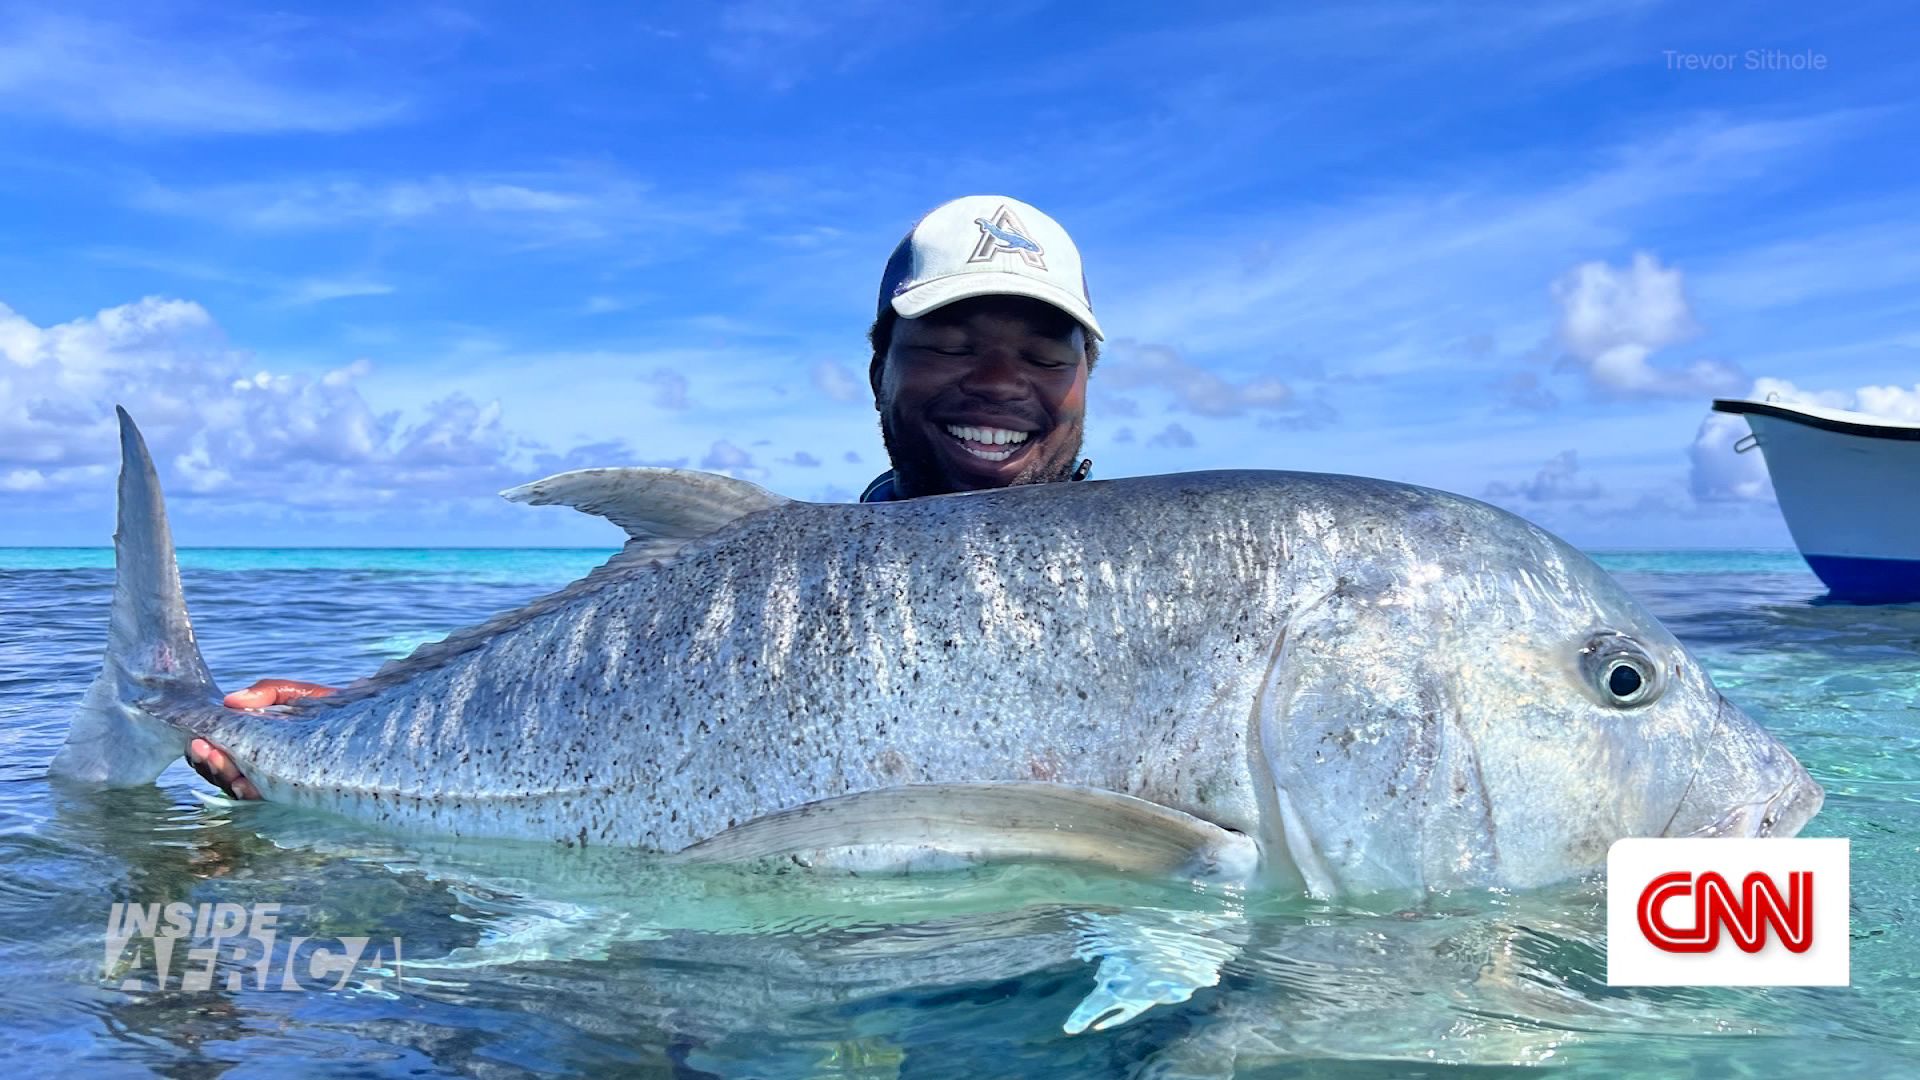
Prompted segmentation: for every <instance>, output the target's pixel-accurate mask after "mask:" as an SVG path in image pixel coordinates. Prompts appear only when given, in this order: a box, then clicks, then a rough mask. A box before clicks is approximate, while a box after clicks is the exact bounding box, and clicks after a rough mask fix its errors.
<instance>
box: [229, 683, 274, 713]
mask: <svg viewBox="0 0 1920 1080" xmlns="http://www.w3.org/2000/svg"><path fill="white" fill-rule="evenodd" d="M224 704H225V705H226V706H227V708H229V709H264V708H266V707H267V706H269V705H272V704H275V702H274V693H273V691H272V690H270V689H268V688H267V687H264V686H260V685H257V684H256V685H254V686H249V687H247V688H246V689H245V690H235V691H234V692H233V693H231V694H228V695H227V696H226V699H225V702H224Z"/></svg>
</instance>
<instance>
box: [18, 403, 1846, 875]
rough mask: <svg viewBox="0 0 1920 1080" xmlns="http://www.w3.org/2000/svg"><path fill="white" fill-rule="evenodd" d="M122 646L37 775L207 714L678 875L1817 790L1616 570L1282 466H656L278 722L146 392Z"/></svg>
mask: <svg viewBox="0 0 1920 1080" xmlns="http://www.w3.org/2000/svg"><path fill="white" fill-rule="evenodd" d="M118 415H119V419H120V429H121V450H122V469H121V473H120V478H119V489H118V496H119V511H118V522H117V529H116V532H115V537H114V544H115V560H116V580H115V585H114V593H113V600H112V609H111V616H110V620H109V629H108V647H107V650H106V655H105V660H104V663H103V667H102V670H101V672H100V674H99V675H98V677H97V678H96V679H95V680H94V682H93V684H92V685H91V686H90V687H89V688H88V690H87V692H86V695H85V697H84V699H83V700H82V701H81V703H80V705H79V706H78V707H77V708H76V710H75V712H74V714H73V718H72V722H71V726H70V730H69V734H68V740H67V742H66V744H65V745H64V746H63V747H62V749H61V750H60V752H59V753H58V755H57V756H56V758H55V759H54V761H53V764H52V768H51V770H50V772H51V774H52V775H53V776H55V777H57V778H60V779H62V780H63V781H66V782H69V783H80V784H93V785H122V786H124V785H137V784H146V783H151V782H152V781H153V780H154V779H155V778H156V777H157V776H158V774H159V773H160V772H161V771H162V770H163V769H164V768H166V766H167V765H168V764H170V763H171V762H172V761H173V760H175V759H176V758H178V757H179V756H180V754H181V753H182V752H183V750H184V748H185V746H186V744H187V742H188V741H189V740H190V739H192V738H195V737H201V738H206V739H208V740H210V741H212V742H213V743H215V744H216V745H219V746H221V747H223V748H224V749H225V750H226V751H227V752H228V753H229V754H230V755H231V756H232V757H233V759H234V760H235V762H236V763H237V764H238V765H239V766H240V768H241V769H242V770H243V771H244V772H245V774H246V775H247V776H248V777H249V779H251V780H252V781H253V783H254V784H255V786H256V787H258V788H259V790H260V791H261V793H262V795H263V796H264V797H265V798H266V799H267V800H269V801H272V802H277V803H283V804H287V805H290V806H294V807H303V808H308V809H311V810H317V811H325V812H330V813H333V814H337V815H343V816H345V817H348V818H353V819H357V820H359V821H363V822H367V823H371V824H375V825H378V826H381V827H383V828H388V829H394V830H399V831H401V832H415V833H423V834H431V835H444V836H453V837H478V838H489V839H498V840H528V841H545V842H553V843H558V844H563V845H569V846H579V845H593V846H600V845H611V846H618V847H624V848H632V849H636V850H638V851H641V852H646V853H651V854H654V855H657V856H659V857H660V858H662V859H666V860H677V861H680V862H684V863H689V864H700V863H761V864H772V865H776V866H779V867H782V868H785V869H791V870H806V869H812V870H818V871H843V870H853V871H860V872H871V871H889V872H907V873H912V872H916V871H922V870H943V869H947V868H952V867H961V866H968V865H979V864H983V863H994V862H1000V861H1005V860H1020V859H1033V860H1042V861H1046V860H1055V861H1061V862H1067V863H1085V864H1087V865H1090V866H1097V867H1103V868H1109V869H1115V870H1118V871H1120V872H1122V873H1126V874H1143V875H1161V876H1172V877H1175V878H1182V879H1190V880H1193V881H1196V882H1223V883H1227V884H1230V885H1233V886H1234V887H1237V888H1240V887H1243V888H1253V889H1265V890H1275V891H1291V892H1296V893H1304V894H1305V895H1308V896H1312V897H1323V898H1334V897H1366V896H1379V895H1387V896H1392V895H1406V894H1409V893H1413V894H1419V893H1433V892H1436V891H1444V890H1455V889H1463V888H1467V889H1473V888H1498V889H1524V888H1534V887H1539V886H1543V885H1548V884H1551V883H1556V882H1563V881H1569V880H1573V879H1577V878H1580V877H1582V876H1584V875H1588V874H1590V873H1591V872H1592V871H1594V870H1595V869H1596V868H1598V867H1599V866H1601V865H1603V864H1604V860H1605V857H1606V853H1607V849H1608V847H1609V846H1610V845H1611V844H1612V843H1613V842H1614V841H1615V840H1618V839H1621V838H1625V837H1638V836H1791V835H1794V834H1795V833H1796V832H1797V831H1798V830H1799V829H1800V828H1801V827H1803V826H1804V825H1805V824H1806V822H1807V821H1808V820H1809V819H1811V818H1812V817H1813V815H1814V814H1815V813H1816V812H1817V811H1818V809H1819V807H1820V804H1821V801H1822V798H1823V793H1822V791H1821V788H1820V786H1819V784H1818V783H1817V782H1815V781H1814V779H1813V778H1812V777H1811V776H1810V775H1809V774H1808V773H1807V771H1806V769H1805V768H1803V767H1802V766H1801V764H1800V763H1799V762H1798V761H1796V760H1795V759H1794V757H1793V755H1792V754H1791V753H1790V752H1789V751H1788V750H1787V748H1786V747H1785V746H1783V745H1782V744H1781V743H1780V742H1779V741H1778V740H1777V739H1775V738H1774V737H1773V736H1772V735H1770V734H1769V733H1768V732H1767V731H1766V730H1765V729H1764V728H1763V727H1762V726H1761V725H1759V724H1758V723H1756V722H1755V721H1754V720H1753V719H1752V718H1751V717H1749V716H1747V715H1746V714H1745V713H1743V712H1742V711H1741V710H1740V709H1739V708H1738V707H1737V706H1735V705H1734V704H1732V703H1731V702H1729V701H1727V700H1726V699H1725V698H1724V697H1723V696H1722V695H1721V694H1720V693H1719V691H1718V690H1717V689H1716V688H1715V687H1714V685H1713V682H1712V680H1711V678H1710V677H1709V675H1708V673H1707V671H1706V670H1705V669H1704V668H1703V666H1702V665H1701V664H1700V662H1699V661H1698V660H1697V659H1696V658H1695V657H1694V656H1693V655H1692V654H1691V653H1689V652H1688V651H1687V649H1686V648H1685V647H1684V646H1683V645H1682V644H1681V643H1680V642H1679V641H1678V640H1676V639H1675V638H1674V636H1673V635H1672V634H1671V633H1669V632H1668V631H1667V630H1666V628H1664V627H1663V626H1661V624H1660V623H1659V622H1658V621H1657V620H1656V619H1655V618H1653V616H1651V615H1650V614H1649V613H1648V612H1647V611H1646V610H1645V609H1644V608H1642V607H1641V606H1640V604H1639V603H1637V602H1636V601H1635V600H1634V599H1633V598H1632V597H1631V596H1630V595H1628V593H1627V592H1626V591H1625V590H1624V589H1623V588H1622V587H1621V586H1620V585H1619V584H1618V583H1617V582H1615V581H1614V580H1613V579H1612V578H1611V577H1610V576H1609V575H1608V574H1607V573H1606V572H1605V571H1604V570H1602V569H1601V568H1600V567H1599V566H1597V565H1596V564H1595V563H1593V562H1592V560H1590V559H1588V558H1587V557H1586V556H1585V555H1582V554H1581V553H1580V552H1578V551H1577V550H1575V549H1574V548H1572V547H1571V546H1569V545H1568V544H1566V543H1565V542H1563V541H1561V540H1560V539H1558V538H1556V537H1554V536H1553V535H1551V534H1549V533H1548V532H1546V531H1545V530H1543V529H1541V528H1539V527H1538V526H1536V525H1534V524H1532V523H1530V522H1527V521H1526V520H1524V519H1522V518H1520V517H1518V516H1516V515H1514V514H1511V513H1508V512H1506V511H1504V510H1501V509H1498V508H1496V507H1493V506H1490V505H1487V504H1485V503H1481V502H1478V501H1475V500H1473V499H1469V498H1465V497H1462V496H1459V495H1454V494H1449V493H1446V492H1442V491H1437V490H1433V489H1429V488H1423V487H1417V486H1413V485H1408V484H1402V483H1394V482H1389V481H1384V480H1377V479H1369V478H1363V477H1353V476H1338V475H1323V474H1312V473H1299V472H1280V471H1262V470H1227V471H1209V472H1191V473H1174V474H1166V475H1160V476H1146V477H1134V478H1121V479H1111V480H1102V481H1085V482H1082V483H1078V484H1046V485H1028V486H1018V487H1013V488H1006V489H999V490H993V491H984V492H972V493H964V494H955V495H943V496H935V497H929V498H921V499H913V500H907V501H901V502H892V503H868V504H825V503H809V502H801V501H795V500H790V499H787V498H784V497H782V496H780V495H777V494H774V493H772V492H769V491H767V490H765V489H763V488H760V487H758V486H756V485H753V484H750V483H747V482H745V481H741V480H737V479H732V478H729V477H725V476H719V475H714V474H707V473H700V472H693V471H686V470H676V469H658V468H623V469H587V470H578V471H574V472H568V473H562V474H559V475H557V476H553V477H549V478H547V479H544V480H540V481H536V482H534V483H531V484H527V485H524V486H521V487H518V488H514V489H512V490H510V491H508V492H505V493H504V494H505V495H506V496H507V497H508V498H509V499H511V500H513V501H516V502H520V503H525V504H530V505H557V506H569V507H573V508H574V509H577V510H580V511H583V512H586V513H590V514H596V515H599V516H601V517H604V518H606V519H608V520H609V521H612V522H613V523H615V524H616V525H619V526H621V527H622V528H624V529H625V530H626V532H627V533H628V535H629V537H630V539H629V540H628V542H627V544H626V546H625V547H624V548H623V549H622V550H621V551H620V552H618V553H617V554H615V555H613V556H612V557H611V558H610V559H609V560H608V561H607V562H606V563H604V564H603V565H601V566H600V567H598V568H596V569H595V570H594V571H592V572H591V573H589V574H588V575H586V576H585V577H583V578H582V579H580V580H578V581H576V582H574V583H572V584H570V585H568V586H566V587H564V588H562V589H560V590H558V591H556V592H554V593H552V594H550V595H547V596H545V597H542V598H540V599H537V600H535V601H533V602H532V603H530V604H528V605H526V606H524V607H521V608H519V609H517V610H514V611H511V612H507V613H504V614H501V615H499V616H497V617H495V618H493V619H491V620H489V621H487V622H485V623H482V624H480V625H478V626H474V627H471V628H468V629H464V630H460V631H457V632H455V633H452V634H450V635H449V636H448V637H447V638H445V639H444V640H443V641H440V642H437V643H433V644H428V645H424V646H422V647H421V648H420V649H418V650H417V651H416V652H414V653H413V654H412V655H411V656H409V657H406V658H404V659H401V660H396V661H393V662H390V663H389V664H387V665H386V666H385V667H383V668H382V669H380V670H379V671H377V672H375V673H373V674H372V675H370V676H368V677H366V678H364V679H362V680H360V681H358V682H356V683H354V684H352V685H351V686H349V687H347V688H345V689H344V690H343V691H342V692H341V693H339V694H337V695H335V696H333V697H329V698H321V699H312V700H309V701H306V702H303V703H301V704H300V705H298V706H296V707H292V708H286V709H282V710H280V711H279V712H280V714H279V715H262V714H259V713H249V712H240V711H234V710H229V709H226V708H224V707H223V706H222V705H221V704H220V691H219V688H218V686H217V685H216V683H215V681H214V679H213V677H212V675H211V673H210V672H209V671H208V669H207V667H206V665H205V663H204V661H203V660H202V658H201V656H200V652H199V649H198V647H197V645H196V644H195V640H194V631H193V627H192V623H191V620H190V618H189V616H188V613H187V608H186V603H185V598H184V595H183V592H182V588H181V583H180V575H179V571H178V568H177V565H176V563H175V559H174V552H173V543H172V537H171V531H170V528H169V525H168V522H167V518H166V511H165V506H164V501H163V498H162V494H161V490H160V484H159V477H158V474H157V471H156V469H155V466H154V463H153V460H152V458H151V456H150V455H149V453H148V451H147V447H146V444H145V441H144V440H143V438H142V437H141V435H140V433H139V430H138V428H137V427H136V426H135V425H134V423H133V420H132V418H131V417H130V416H128V415H127V413H126V412H125V410H119V413H118Z"/></svg>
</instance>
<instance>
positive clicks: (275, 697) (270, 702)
mask: <svg viewBox="0 0 1920 1080" xmlns="http://www.w3.org/2000/svg"><path fill="white" fill-rule="evenodd" d="M335 692H336V691H335V688H334V687H331V686H322V685H320V684H319V683H310V682H300V681H299V680H297V679H261V680H260V681H259V682H257V683H254V684H253V685H252V686H249V687H247V688H246V689H245V690H235V691H234V692H233V693H231V694H228V695H227V696H226V698H225V700H224V704H225V705H226V706H227V708H229V709H266V708H270V707H272V706H274V705H291V704H293V703H294V702H296V701H301V700H304V699H306V698H312V697H326V696H327V695H328V694H332V693H335Z"/></svg>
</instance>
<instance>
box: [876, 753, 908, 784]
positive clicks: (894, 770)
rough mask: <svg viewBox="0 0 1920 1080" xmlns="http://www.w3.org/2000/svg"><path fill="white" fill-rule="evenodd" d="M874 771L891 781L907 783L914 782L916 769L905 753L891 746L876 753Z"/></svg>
mask: <svg viewBox="0 0 1920 1080" xmlns="http://www.w3.org/2000/svg"><path fill="white" fill-rule="evenodd" d="M873 771H874V772H875V773H876V774H877V775H879V776H880V777H881V778H883V779H885V780H886V781H888V782H889V783H893V784H905V783H911V782H912V780H913V776H914V773H915V771H916V770H915V769H914V767H913V762H912V761H909V760H908V759H907V756H906V755H905V754H902V753H901V752H900V751H898V750H895V749H892V748H891V747H889V748H888V749H886V750H882V751H880V753H879V754H877V755H875V757H874V759H873Z"/></svg>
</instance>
